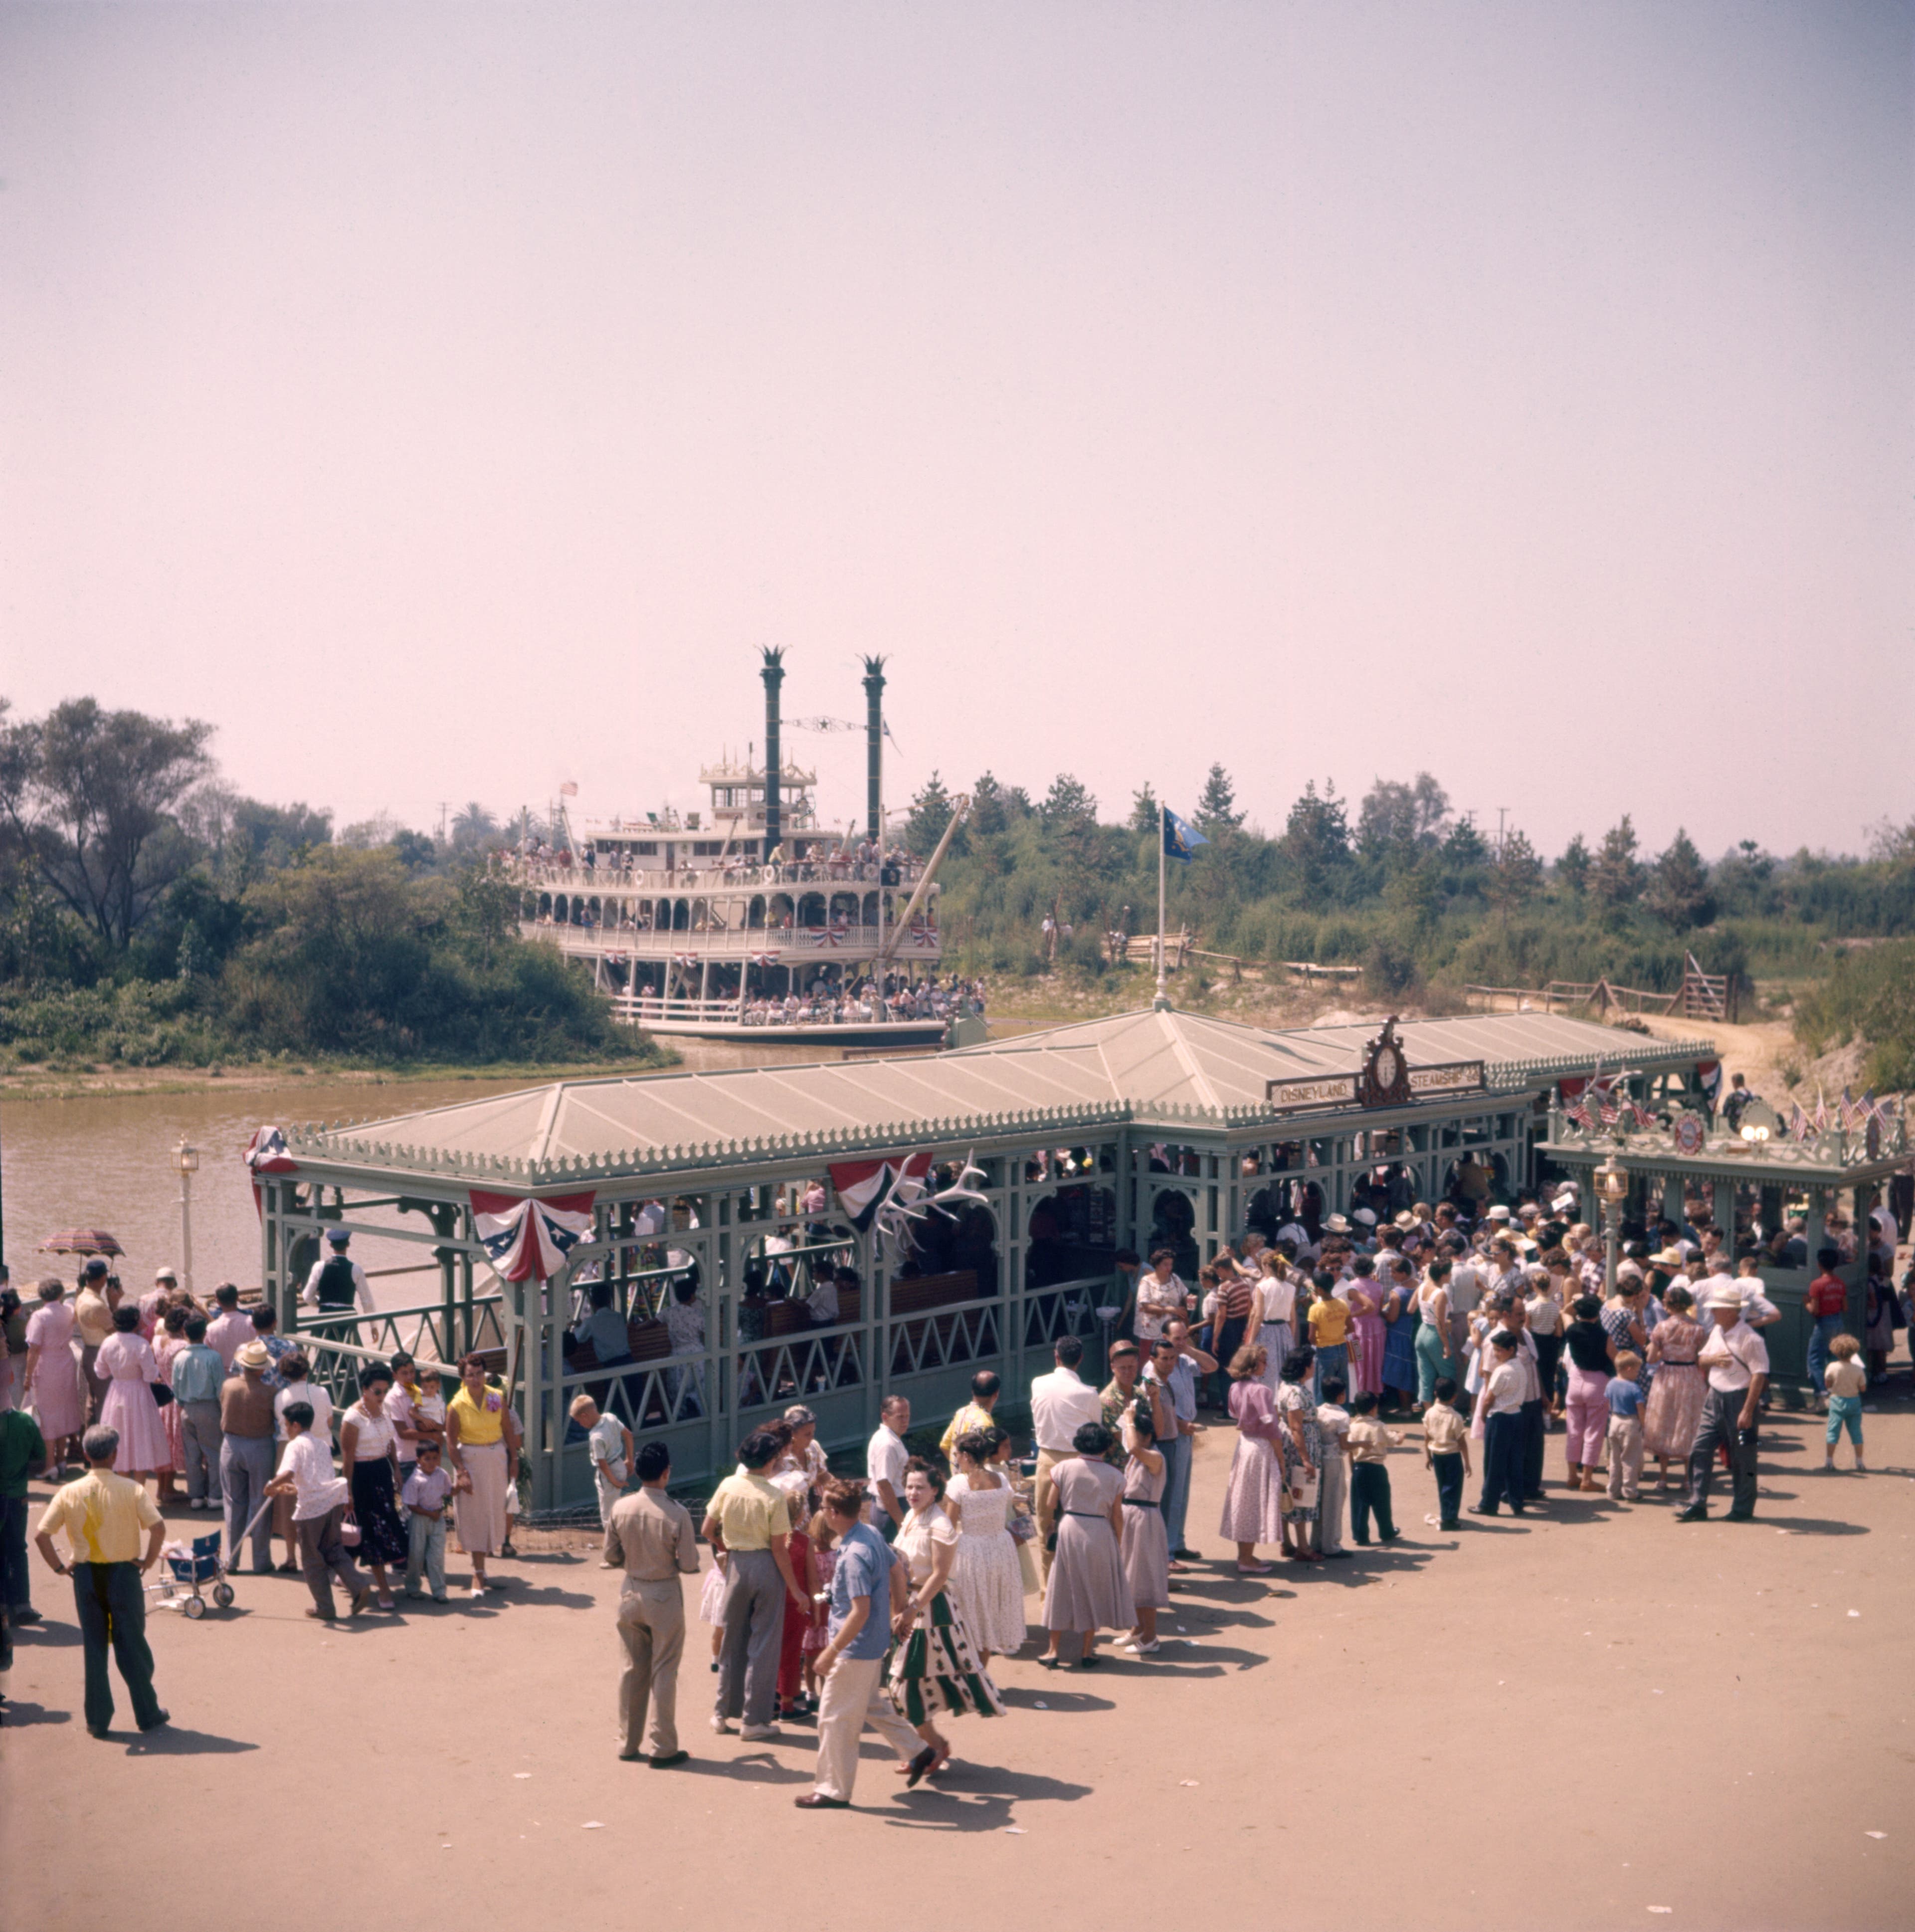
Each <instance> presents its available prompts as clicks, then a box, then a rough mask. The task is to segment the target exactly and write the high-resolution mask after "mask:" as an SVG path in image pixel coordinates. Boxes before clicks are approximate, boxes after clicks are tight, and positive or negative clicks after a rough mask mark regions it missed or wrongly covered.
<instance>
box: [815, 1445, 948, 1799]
mask: <svg viewBox="0 0 1915 1932" xmlns="http://www.w3.org/2000/svg"><path fill="white" fill-rule="evenodd" d="M863 1509H864V1491H863V1489H862V1488H861V1487H860V1486H859V1485H858V1484H856V1483H847V1482H842V1481H839V1482H832V1483H827V1484H826V1485H825V1488H824V1511H825V1514H826V1515H827V1517H829V1518H830V1523H831V1527H832V1529H833V1530H835V1531H836V1532H837V1537H838V1561H837V1563H836V1566H835V1567H834V1568H833V1571H832V1572H831V1622H830V1637H829V1640H827V1643H826V1644H825V1646H824V1649H822V1650H821V1651H820V1652H818V1664H817V1669H818V1679H819V1681H820V1682H821V1683H822V1685H824V1695H823V1697H821V1698H820V1700H818V1769H817V1772H816V1773H815V1784H814V1786H813V1788H812V1790H809V1791H807V1792H806V1793H803V1796H800V1797H797V1798H794V1799H792V1801H791V1802H792V1803H793V1804H794V1805H796V1806H797V1808H798V1809H799V1810H800V1811H843V1810H844V1809H845V1807H846V1806H848V1805H849V1804H850V1803H851V1792H852V1789H853V1787H854V1785H855V1784H857V1775H858V1740H859V1739H860V1738H861V1737H863V1735H864V1727H865V1726H866V1725H867V1724H869V1726H870V1727H872V1730H875V1732H876V1733H878V1736H880V1737H881V1738H882V1739H884V1742H886V1743H887V1744H888V1745H890V1747H891V1748H892V1749H893V1751H896V1753H897V1754H898V1756H899V1759H900V1760H901V1761H902V1763H904V1764H905V1766H907V1767H908V1769H909V1771H910V1774H911V1783H912V1784H916V1783H917V1781H918V1780H919V1779H920V1778H922V1777H923V1775H924V1774H925V1773H926V1772H927V1771H929V1769H931V1767H932V1766H933V1765H934V1764H935V1763H937V1761H938V1754H937V1751H936V1750H935V1748H934V1747H933V1746H932V1745H927V1744H926V1743H924V1742H923V1740H922V1739H920V1737H919V1736H918V1735H917V1733H916V1732H915V1731H914V1730H912V1729H911V1727H910V1725H908V1724H906V1723H905V1721H904V1719H903V1718H902V1716H900V1715H899V1712H898V1710H897V1707H896V1706H895V1705H894V1704H893V1703H892V1702H891V1700H890V1697H889V1696H887V1694H886V1692H885V1689H884V1653H885V1652H886V1651H887V1650H888V1649H890V1644H891V1637H892V1634H893V1628H894V1627H895V1628H897V1629H899V1631H905V1630H908V1628H909V1618H908V1613H907V1612H906V1609H905V1600H906V1598H907V1596H908V1592H909V1577H910V1571H909V1569H908V1566H907V1565H906V1564H905V1560H904V1559H903V1558H902V1556H899V1555H898V1554H897V1553H896V1551H895V1550H893V1549H892V1548H891V1547H890V1544H887V1542H886V1541H884V1538H882V1537H881V1536H880V1535H878V1532H876V1531H875V1529H871V1528H870V1527H869V1526H868V1525H866V1524H865V1523H860V1521H859V1520H858V1519H859V1517H860V1515H861V1514H863Z"/></svg>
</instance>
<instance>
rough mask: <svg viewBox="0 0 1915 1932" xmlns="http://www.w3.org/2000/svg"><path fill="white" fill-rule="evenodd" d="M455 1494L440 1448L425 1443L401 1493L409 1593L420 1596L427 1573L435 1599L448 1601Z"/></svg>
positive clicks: (407, 1592) (421, 1444)
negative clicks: (449, 1508) (449, 1512)
mask: <svg viewBox="0 0 1915 1932" xmlns="http://www.w3.org/2000/svg"><path fill="white" fill-rule="evenodd" d="M451 1496H452V1478H451V1477H450V1476H449V1475H446V1472H445V1471H444V1470H443V1469H441V1468H440V1466H439V1445H438V1444H437V1443H436V1442H432V1441H431V1440H429V1439H428V1440H426V1441H424V1442H421V1443H420V1444H419V1454H418V1456H417V1457H416V1459H415V1460H414V1462H413V1469H412V1473H411V1474H410V1475H408V1476H407V1478H406V1486H405V1487H404V1490H401V1492H400V1496H399V1500H400V1501H401V1502H402V1503H404V1505H405V1506H406V1512H407V1514H406V1528H407V1534H408V1535H410V1538H411V1546H410V1548H409V1549H408V1550H407V1553H406V1595H407V1596H409V1597H416V1596H418V1595H419V1594H420V1591H419V1576H420V1573H421V1572H422V1571H423V1572H424V1573H425V1580H426V1581H427V1583H428V1584H429V1585H430V1586H431V1590H432V1601H434V1603H435V1604H443V1603H444V1602H445V1601H446V1502H447V1501H448V1499H449V1498H450V1497H451Z"/></svg>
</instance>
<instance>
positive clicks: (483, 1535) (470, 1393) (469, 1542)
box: [446, 1355, 519, 1597]
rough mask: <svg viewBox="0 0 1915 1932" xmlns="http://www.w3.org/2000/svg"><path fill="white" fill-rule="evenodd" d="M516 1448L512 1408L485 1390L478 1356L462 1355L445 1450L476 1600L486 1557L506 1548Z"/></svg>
mask: <svg viewBox="0 0 1915 1932" xmlns="http://www.w3.org/2000/svg"><path fill="white" fill-rule="evenodd" d="M518 1444H519V1431H518V1417H517V1416H515V1415H514V1414H513V1413H512V1406H511V1404H510V1403H508V1402H507V1401H506V1398H505V1395H504V1393H503V1391H500V1390H498V1389H495V1388H488V1387H487V1386H486V1382H485V1364H484V1363H483V1362H482V1361H480V1359H479V1357H478V1356H476V1355H468V1356H467V1357H466V1358H465V1360H464V1361H462V1362H461V1363H460V1364H459V1392H458V1394H457V1395H455V1397H453V1398H452V1400H451V1401H450V1402H449V1403H447V1404H446V1454H448V1455H449V1457H451V1458H452V1468H453V1469H454V1471H455V1483H454V1487H453V1494H452V1516H453V1520H454V1521H455V1523H457V1525H458V1532H459V1547H461V1549H462V1550H464V1552H465V1553H466V1554H467V1556H470V1558H471V1559H472V1593H473V1595H474V1596H475V1597H477V1596H482V1595H484V1594H485V1588H486V1583H485V1559H486V1558H487V1557H488V1556H494V1555H496V1554H497V1553H498V1552H499V1551H500V1550H502V1549H503V1547H505V1541H506V1489H507V1487H509V1484H510V1483H511V1481H512V1474H513V1472H515V1471H516V1470H517V1469H518ZM492 1588H493V1589H497V1588H498V1586H497V1584H496V1583H495V1584H494V1585H493V1586H492Z"/></svg>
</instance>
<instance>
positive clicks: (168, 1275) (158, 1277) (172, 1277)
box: [153, 1268, 179, 1281]
mask: <svg viewBox="0 0 1915 1932" xmlns="http://www.w3.org/2000/svg"><path fill="white" fill-rule="evenodd" d="M153 1279H154V1280H155V1281H177V1280H179V1276H178V1275H176V1274H174V1273H173V1270H172V1269H171V1268H155V1270H154V1271H153Z"/></svg>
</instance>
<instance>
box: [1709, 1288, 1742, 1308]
mask: <svg viewBox="0 0 1915 1932" xmlns="http://www.w3.org/2000/svg"><path fill="white" fill-rule="evenodd" d="M1702 1305H1703V1307H1705V1308H1734V1309H1739V1308H1740V1307H1742V1297H1741V1296H1740V1295H1738V1294H1737V1293H1736V1291H1735V1289H1733V1288H1732V1287H1723V1288H1718V1289H1716V1291H1715V1293H1714V1294H1713V1295H1710V1296H1709V1299H1708V1300H1707V1301H1705V1302H1704V1303H1703V1304H1702Z"/></svg>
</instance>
